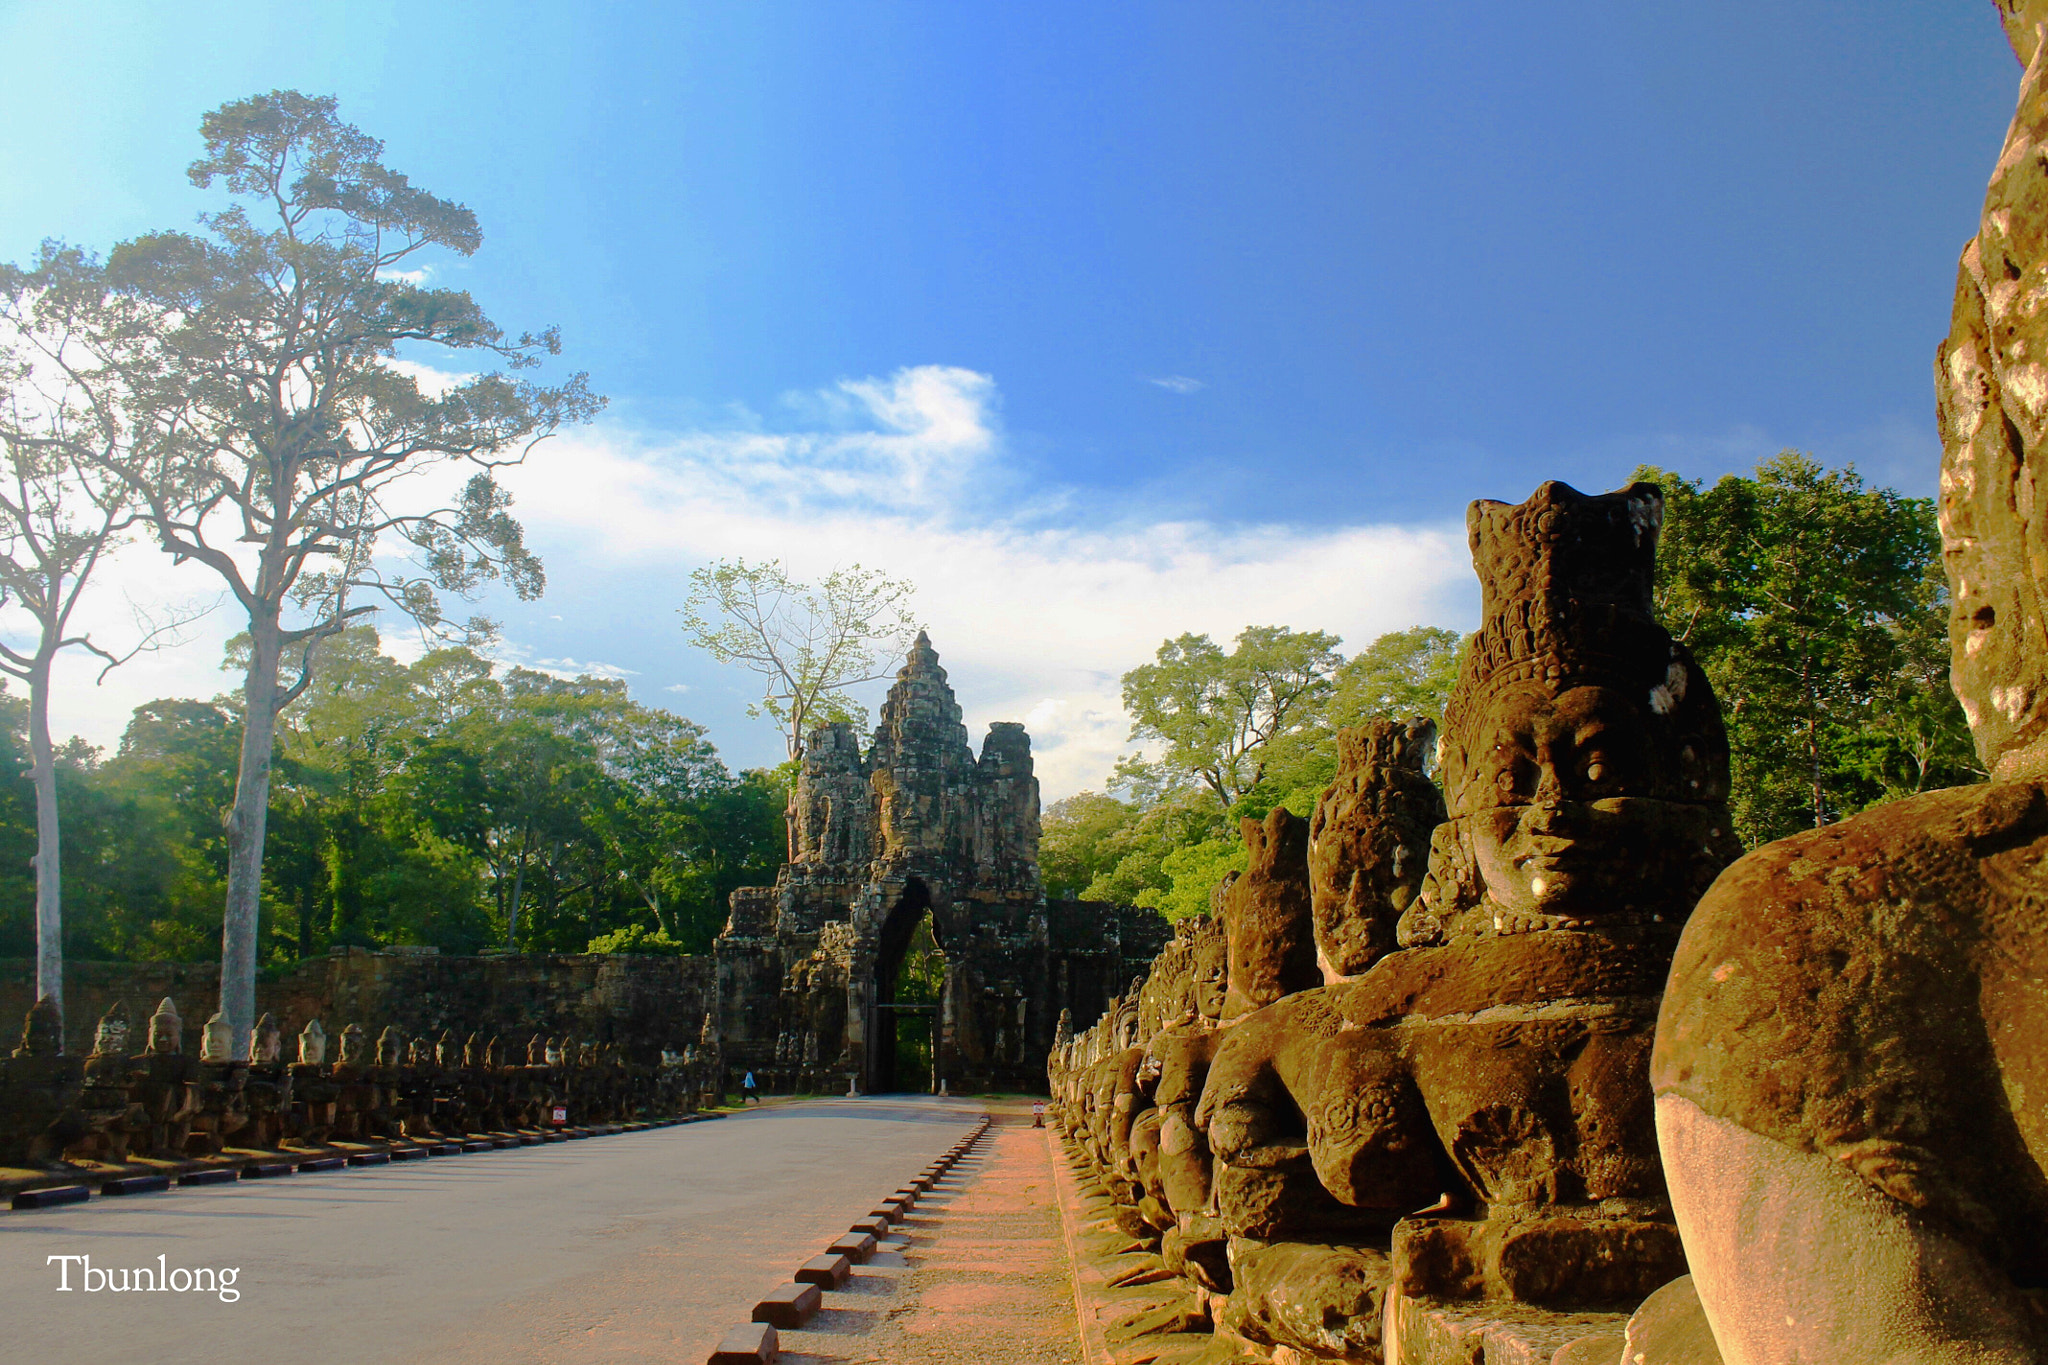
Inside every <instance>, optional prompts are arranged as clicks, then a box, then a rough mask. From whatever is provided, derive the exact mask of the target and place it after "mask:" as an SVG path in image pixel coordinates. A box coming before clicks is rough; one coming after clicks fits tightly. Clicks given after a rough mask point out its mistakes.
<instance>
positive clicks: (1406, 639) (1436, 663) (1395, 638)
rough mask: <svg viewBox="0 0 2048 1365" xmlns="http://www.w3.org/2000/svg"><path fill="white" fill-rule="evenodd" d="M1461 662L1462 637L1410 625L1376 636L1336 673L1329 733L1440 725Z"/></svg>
mask: <svg viewBox="0 0 2048 1365" xmlns="http://www.w3.org/2000/svg"><path fill="white" fill-rule="evenodd" d="M1464 657H1465V639H1464V637H1462V636H1460V635H1459V634H1458V632H1456V631H1455V630H1445V629H1443V628H1442V627H1441V626H1410V627H1409V628H1408V629H1407V630H1397V631H1393V632H1391V633H1389V634H1386V635H1382V636H1380V637H1379V639H1377V640H1374V641H1373V642H1372V643H1371V644H1369V645H1367V646H1366V647H1365V648H1364V649H1362V650H1360V651H1359V652H1358V653H1357V654H1354V655H1353V656H1352V657H1351V658H1349V659H1347V660H1345V662H1344V666H1343V667H1342V668H1340V669H1338V670H1337V687H1336V692H1335V694H1334V695H1333V696H1332V697H1331V698H1330V706H1329V711H1328V717H1329V724H1330V726H1331V728H1332V729H1337V728H1341V727H1343V726H1346V725H1356V724H1358V723H1359V722H1360V721H1365V720H1407V719H1409V718H1410V717H1413V716H1428V717H1429V718H1430V719H1431V720H1433V721H1436V722H1438V723H1439V724H1441V723H1442V722H1443V718H1444V706H1445V704H1446V703H1447V702H1449V701H1450V698H1451V688H1452V687H1454V686H1456V685H1457V681H1458V665H1459V663H1460V662H1461V661H1462V660H1463V659H1464Z"/></svg>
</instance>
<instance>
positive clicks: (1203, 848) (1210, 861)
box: [1137, 839, 1251, 921]
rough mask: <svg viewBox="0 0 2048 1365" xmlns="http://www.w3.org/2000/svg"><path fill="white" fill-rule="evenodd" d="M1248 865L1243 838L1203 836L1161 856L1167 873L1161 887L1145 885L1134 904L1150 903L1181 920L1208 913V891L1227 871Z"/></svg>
mask: <svg viewBox="0 0 2048 1365" xmlns="http://www.w3.org/2000/svg"><path fill="white" fill-rule="evenodd" d="M1250 865H1251V854H1250V852H1249V850H1247V849H1246V848H1245V846H1244V841H1243V840H1242V839H1204V840H1203V841H1202V842H1200V843H1198V844H1186V845H1183V846H1182V847H1180V848H1177V849H1174V850H1173V851H1172V852H1171V853H1168V854H1167V855H1166V856H1165V857H1164V858H1162V859H1160V861H1159V866H1160V870H1161V871H1162V872H1164V873H1165V874H1166V878H1167V884H1166V886H1165V887H1164V888H1147V889H1146V890H1145V891H1144V892H1142V893H1140V895H1139V897H1138V900H1137V904H1139V905H1144V906H1150V907H1151V908H1152V909H1155V910H1157V911H1158V912H1159V913H1160V914H1161V915H1163V916H1165V917H1166V918H1167V919H1169V920H1174V921H1178V920H1184V919H1187V918H1189V917H1190V916H1192V915H1205V914H1207V913H1209V899H1210V894H1211V893H1212V892H1213V891H1214V890H1215V889H1216V884H1217V883H1218V882H1220V881H1222V880H1223V877H1224V875H1225V874H1226V873H1230V872H1242V871H1244V870H1245V869H1246V868H1247V867H1249V866H1250Z"/></svg>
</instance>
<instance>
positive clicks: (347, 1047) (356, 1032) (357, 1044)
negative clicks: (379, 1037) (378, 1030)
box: [341, 1024, 370, 1066]
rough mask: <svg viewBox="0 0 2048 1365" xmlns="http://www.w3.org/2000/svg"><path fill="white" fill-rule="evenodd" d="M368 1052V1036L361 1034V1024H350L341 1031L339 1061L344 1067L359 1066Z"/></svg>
mask: <svg viewBox="0 0 2048 1365" xmlns="http://www.w3.org/2000/svg"><path fill="white" fill-rule="evenodd" d="M369 1051H370V1035H368V1034H367V1033H365V1032H363V1026H362V1025H361V1024H350V1025H349V1026H348V1027H347V1028H345V1029H343V1030H342V1031H341V1060H342V1064H343V1065H344V1066H361V1065H362V1064H363V1062H364V1061H365V1059H366V1058H367V1057H368V1055H369Z"/></svg>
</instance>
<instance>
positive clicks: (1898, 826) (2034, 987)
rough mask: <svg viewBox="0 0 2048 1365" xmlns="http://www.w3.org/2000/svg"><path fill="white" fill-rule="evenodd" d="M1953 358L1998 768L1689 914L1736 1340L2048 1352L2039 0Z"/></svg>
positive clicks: (1722, 890) (1942, 388)
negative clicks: (2047, 1295)
mask: <svg viewBox="0 0 2048 1365" xmlns="http://www.w3.org/2000/svg"><path fill="white" fill-rule="evenodd" d="M1999 9H2000V13H2001V14H2002V16H2003V17H2004V19H2005V23H2006V32H2007V36H2008V37H2009V38H2010V39H2011V42H2012V45H2013V49H2014V51H2015V52H2016V53H2017V54H2018V56H2019V59H2020V62H2021V64H2022V65H2023V66H2024V67H2025V75H2024V76H2023V77H2022V80H2021V83H2020V94H2019V103H2018V109H2017V111H2016V112H2015V114H2014V116H2013V121H2012V126H2011V130H2010V132H2009V133H2008V134H2007V138H2006V143H2005V148H2004V151H2003V153H2002V154H2001V156H2000V157H1999V161H1998V165H1997V167H1996V169H1995V170H1994V171H1993V173H1992V179H1991V186H1990V190H1989V193H1988V195H1987V196H1986V200H1985V205H1984V214H1983V219H1982V223H1981V225H1980V228H1979V231H1978V234H1977V237H1976V238H1975V239H1974V240H1973V241H1971V242H1970V244H1969V245H1968V246H1967V247H1966V248H1965V249H1964V251H1963V258H1962V267H1961V270H1960V272H1959V274H1960V277H1959V279H1958V281H1957V290H1956V300H1955V308H1954V313H1953V318H1952V324H1951V330H1950V333H1949V336H1948V339H1947V340H1946V341H1945V342H1944V343H1943V344H1942V346H1941V349H1940V352H1939V356H1938V359H1937V362H1936V367H1935V379H1936V391H1937V396H1938V400H1939V419H1940V429H1941V439H1942V447H1943V459H1942V471H1941V500H1940V507H1941V530H1942V549H1943V560H1944V565H1945V567H1946V569H1947V572H1948V581H1949V587H1950V594H1951V607H1950V623H1949V639H1950V643H1951V645H1952V649H1953V673H1952V677H1953V681H1954V685H1955V690H1956V695H1957V696H1958V697H1959V698H1960V699H1961V701H1962V704H1963V710H1964V712H1965V714H1966V715H1967V717H1968V718H1969V721H1970V727H1971V729H1972V731H1973V732H1974V734H1975V737H1976V742H1977V752H1978V755H1979V756H1980V757H1981V758H1982V760H1983V762H1984V765H1985V767H1986V769H1987V770H1988V771H1989V772H1990V775H1991V780H1990V781H1988V782H1986V783H1983V784H1981V785H1978V786H1973V787H1961V788H1957V789H1954V790H1951V791H1941V792H1932V793H1928V794H1925V795H1920V796H1913V797H1908V798H1906V799H1904V800H1900V801H1896V802H1892V803H1890V804H1888V805H1884V806H1879V807H1876V808H1875V809H1872V810H1870V811H1867V812H1865V813H1863V814H1861V815H1857V816H1853V817H1851V818H1849V819H1846V820H1843V821H1841V822H1840V823H1839V824H1834V825H1829V826H1827V827H1826V828H1824V829H1818V830H1813V831H1811V832H1808V833H1804V834H1800V835H1797V836H1794V837H1793V838H1790V839H1784V840H1780V841H1779V842H1777V843H1774V844H1769V845H1766V846H1765V847H1763V848H1760V849H1758V850H1757V851H1756V852H1754V853H1752V854H1750V855H1749V856H1748V857H1746V858H1744V859H1743V860H1742V861H1741V862H1739V863H1737V864H1736V865H1735V866H1734V867H1731V868H1730V869H1728V872H1727V873H1726V874H1725V875H1724V876H1723V877H1722V878H1721V880H1720V881H1719V882H1717V883H1715V885H1714V889H1713V890H1712V891H1711V892H1710V893H1708V895H1707V897H1706V899H1705V900H1704V901H1703V902H1702V903H1701V905H1700V908H1699V911H1698V913H1697V914H1696V915H1695V916H1694V917H1693V920H1692V923H1691V924H1690V925H1689V926H1688V927H1687V929H1686V934H1685V940H1684V942H1683V944H1682V945H1681V946H1680V949H1679V952H1678V957H1677V960H1676V962H1675V963H1674V964H1673V967H1672V973H1671V985H1670V989H1669V991H1668V993H1667V994H1666V996H1665V999H1664V1009H1663V1017H1662V1019H1661V1020H1660V1022H1659V1025H1658V1039H1657V1054H1656V1063H1655V1068H1654V1079H1655V1083H1656V1089H1657V1122H1658V1131H1659V1135H1660V1137H1661V1138H1662V1141H1663V1145H1664V1159H1665V1165H1666V1169H1667V1171H1668V1172H1669V1175H1670V1181H1671V1194H1672V1201H1673V1203H1674V1205H1675V1206H1676V1209H1677V1213H1678V1220H1679V1224H1680V1226H1681V1227H1682V1228H1683V1230H1684V1233H1685V1245H1686V1251H1687V1254H1688V1256H1689V1257H1690V1259H1691V1263H1692V1272H1693V1281H1694V1284H1695V1286H1696V1287H1697V1290H1698V1293H1699V1298H1700V1302H1701V1304H1702V1305H1703V1307H1704V1309H1705V1313H1706V1316H1707V1319H1708V1321H1709V1322H1710V1323H1711V1325H1712V1327H1713V1331H1714V1335H1715V1337H1716V1338H1717V1340H1718V1341H1719V1343H1720V1347H1721V1351H1722V1353H1723V1355H1724V1357H1725V1359H1726V1360H1727V1361H1728V1362H1729V1365H1764V1363H1765V1362H1777V1361H1791V1360H1827V1361H1835V1360H1840V1361H1858V1362H1862V1361H1882V1362H1893V1361H1897V1362H1906V1361H1911V1362H1915V1365H1961V1363H1962V1362H1970V1363H1971V1365H2021V1362H2039V1361H2042V1360H2048V1311H2044V1307H2048V1305H2044V1293H2048V1041H2044V1040H2048V553H2044V550H2043V546H2044V543H2048V502H2044V497H2048V489H2044V481H2048V382H2044V374H2048V371H2044V369H2043V363H2044V361H2048V177H2044V175H2043V173H2042V167H2043V163H2044V157H2048V66H2044V57H2048V54H2044V53H2043V52H2042V51H2040V50H2039V47H2040V44H2041V34H2042V31H2043V30H2042V25H2044V24H2048V4H2044V3H2042V2H2041V0H2006V2H2005V3H2002V4H2001V5H2000V6H1999Z"/></svg>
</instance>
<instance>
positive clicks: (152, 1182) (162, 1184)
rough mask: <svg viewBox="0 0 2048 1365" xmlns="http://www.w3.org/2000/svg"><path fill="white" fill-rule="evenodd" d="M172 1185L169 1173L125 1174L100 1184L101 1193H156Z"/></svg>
mask: <svg viewBox="0 0 2048 1365" xmlns="http://www.w3.org/2000/svg"><path fill="white" fill-rule="evenodd" d="M170 1187H171V1178H170V1177H169V1176H167V1175H123V1176H116V1177H115V1178H114V1179H112V1180H108V1181H105V1182H103V1183H102V1184H101V1185H100V1193H101V1194H156V1193H157V1192H158V1191H161V1190H168V1189H169V1188H170Z"/></svg>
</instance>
